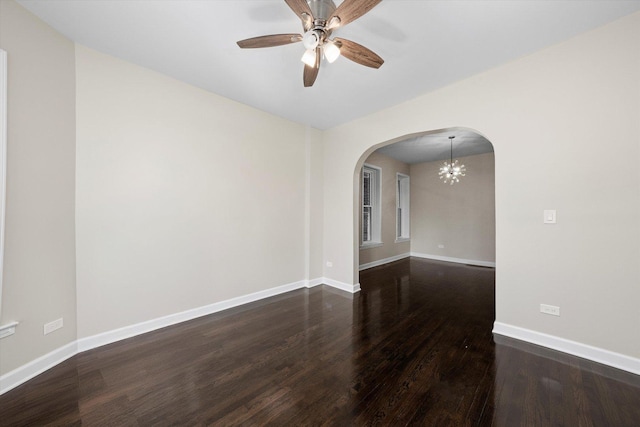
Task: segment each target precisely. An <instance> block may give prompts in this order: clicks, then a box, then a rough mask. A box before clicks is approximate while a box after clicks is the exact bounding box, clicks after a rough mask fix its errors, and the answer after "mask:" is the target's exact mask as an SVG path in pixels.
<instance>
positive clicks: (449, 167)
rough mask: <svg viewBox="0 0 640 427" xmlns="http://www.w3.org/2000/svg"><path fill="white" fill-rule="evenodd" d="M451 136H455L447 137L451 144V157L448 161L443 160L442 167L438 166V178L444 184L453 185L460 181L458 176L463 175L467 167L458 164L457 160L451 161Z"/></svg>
mask: <svg viewBox="0 0 640 427" xmlns="http://www.w3.org/2000/svg"><path fill="white" fill-rule="evenodd" d="M453 138H455V136H450V137H449V142H450V144H451V151H450V152H451V157H450V158H449V161H448V162H444V164H443V165H442V167H441V168H440V172H439V173H438V174H439V175H440V179H442V180H443V181H442V182H444V183H445V184H449V185H453V184H455V183H456V182H460V177H461V176H464V173H465V172H466V171H467V168H465V167H464V165H462V164H458V161H457V160H456V161H455V162H454V161H453Z"/></svg>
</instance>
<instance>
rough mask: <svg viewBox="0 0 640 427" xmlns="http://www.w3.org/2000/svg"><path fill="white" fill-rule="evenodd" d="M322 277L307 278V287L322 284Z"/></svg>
mask: <svg viewBox="0 0 640 427" xmlns="http://www.w3.org/2000/svg"><path fill="white" fill-rule="evenodd" d="M323 280H324V277H318V278H316V279H309V280H307V288H313V287H314V286H318V285H322V283H323Z"/></svg>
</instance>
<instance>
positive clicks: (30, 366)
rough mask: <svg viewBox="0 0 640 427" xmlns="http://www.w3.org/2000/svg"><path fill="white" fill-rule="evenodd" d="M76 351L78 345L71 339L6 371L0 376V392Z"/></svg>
mask: <svg viewBox="0 0 640 427" xmlns="http://www.w3.org/2000/svg"><path fill="white" fill-rule="evenodd" d="M77 353H78V347H77V344H76V341H73V342H70V343H69V344H67V345H64V346H62V347H60V348H57V349H55V350H53V351H52V352H50V353H47V354H45V355H44V356H40V357H38V358H37V359H35V360H32V361H31V362H29V363H27V364H25V365H22V366H20V367H19V368H16V369H14V370H13V371H10V372H7V373H6V374H4V375H3V376H1V377H0V394H3V393H6V392H7V391H9V390H11V389H13V388H15V387H17V386H19V385H20V384H22V383H24V382H27V381H29V380H30V379H31V378H33V377H35V376H37V375H40V374H41V373H43V372H44V371H46V370H47V369H51V368H53V367H54V366H56V365H58V364H60V363H62V362H64V361H65V360H67V359H68V358H70V357H72V356H75V355H76V354H77Z"/></svg>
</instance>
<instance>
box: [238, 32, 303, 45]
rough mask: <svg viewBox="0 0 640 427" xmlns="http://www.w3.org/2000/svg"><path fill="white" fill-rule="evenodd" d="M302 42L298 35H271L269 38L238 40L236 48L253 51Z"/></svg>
mask: <svg viewBox="0 0 640 427" xmlns="http://www.w3.org/2000/svg"><path fill="white" fill-rule="evenodd" d="M301 40H302V36H301V35H300V34H272V35H270V36H260V37H253V38H250V39H245V40H240V41H239V42H238V46H240V47H241V48H243V49H253V48H259V47H272V46H282V45H285V44H290V43H297V42H299V41H301Z"/></svg>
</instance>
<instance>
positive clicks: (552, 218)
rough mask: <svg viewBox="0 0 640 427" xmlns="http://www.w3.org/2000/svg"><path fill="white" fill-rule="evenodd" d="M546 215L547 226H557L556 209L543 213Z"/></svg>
mask: <svg viewBox="0 0 640 427" xmlns="http://www.w3.org/2000/svg"><path fill="white" fill-rule="evenodd" d="M543 215H544V219H543V221H544V223H545V224H555V223H556V211H555V209H550V210H545V211H544V212H543Z"/></svg>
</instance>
